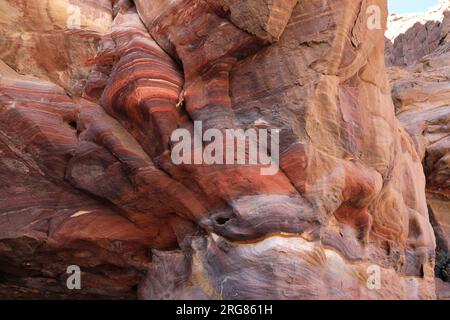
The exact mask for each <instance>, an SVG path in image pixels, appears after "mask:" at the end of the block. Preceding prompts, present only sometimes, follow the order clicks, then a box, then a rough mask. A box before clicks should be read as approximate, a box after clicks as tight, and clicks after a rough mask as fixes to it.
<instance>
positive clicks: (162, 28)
mask: <svg viewBox="0 0 450 320" xmlns="http://www.w3.org/2000/svg"><path fill="white" fill-rule="evenodd" d="M79 2H80V3H81V5H82V6H92V7H91V10H90V11H89V15H94V16H96V15H97V14H103V12H104V10H103V8H97V7H95V5H93V2H91V1H79ZM96 3H97V2H96ZM10 5H11V4H10ZM11 6H13V5H11ZM39 6H43V7H42V8H44V9H48V10H46V12H52V11H51V8H50V7H51V6H50V5H49V4H46V2H42V3H41V4H40V5H39ZM45 6H49V7H48V8H46V7H45ZM97 6H98V4H97ZM105 6H106V7H107V8H108V10H109V11H108V12H110V13H109V18H110V19H111V20H112V22H111V23H110V25H109V26H108V27H107V28H106V30H102V32H101V33H99V34H98V39H97V42H96V43H97V46H96V47H95V55H94V56H91V57H90V58H89V59H88V60H89V62H90V64H89V65H88V66H89V67H88V70H89V72H87V74H85V76H84V78H83V92H81V93H79V92H77V91H76V90H75V91H73V90H70V86H69V87H68V86H67V85H66V83H63V82H59V81H56V80H54V78H52V75H51V70H47V71H46V72H44V74H43V75H42V74H39V73H37V72H36V73H35V72H32V71H27V72H22V73H28V74H30V75H28V76H24V75H20V74H19V73H20V72H18V71H21V70H19V68H18V66H17V64H16V63H13V62H11V61H10V60H7V59H3V62H2V63H1V65H0V67H1V68H0V72H1V73H0V75H1V76H0V150H1V153H0V161H2V163H3V166H1V167H0V177H1V180H2V181H4V182H3V183H2V185H1V187H0V188H1V192H0V197H1V199H2V201H1V205H0V274H1V275H2V279H5V281H2V282H1V283H0V296H1V297H17V298H21V297H41V296H43V297H62V298H68V297H94V298H96V297H114V298H136V297H137V298H141V299H180V298H183V299H351V298H355V299H362V298H367V299H406V298H417V299H419V298H422V299H431V298H434V297H435V292H434V250H435V237H434V233H433V229H432V227H431V224H430V222H429V217H428V210H427V205H426V198H425V191H424V190H425V177H424V175H423V171H422V166H421V159H420V157H419V156H418V154H417V152H416V150H415V149H414V146H413V143H412V141H411V139H410V137H409V136H408V134H407V133H406V132H405V130H403V129H402V128H401V126H400V125H399V122H398V121H397V120H396V118H395V111H394V106H393V103H392V97H391V93H390V90H389V84H388V81H387V78H386V72H385V68H384V50H383V48H384V36H383V32H384V30H383V28H378V29H377V28H375V29H372V28H371V29H369V28H368V27H367V26H368V24H367V23H366V22H367V20H368V19H370V18H371V16H370V15H371V11H370V8H373V6H376V7H377V8H379V12H378V11H377V12H376V14H377V13H379V14H380V19H381V21H385V20H386V16H387V12H386V4H385V1H382V0H358V1H355V0H338V1H336V0H333V1H331V0H307V1H298V2H297V1H294V0H283V1H279V2H278V1H277V2H276V4H275V2H273V1H265V0H251V1H244V0H218V1H214V0H175V1H173V0H172V1H169V0H153V1H151V2H149V1H142V0H135V1H134V2H131V1H112V2H108V1H107V2H106V3H105ZM13 7H14V8H18V10H19V9H20V8H21V7H20V6H19V5H16V6H13ZM29 14H30V15H33V12H32V11H31V12H29ZM55 15H56V16H58V14H57V13H55ZM86 15H87V13H86ZM0 21H1V20H0ZM27 23H28V18H24V22H23V23H22V24H21V25H26V24H27ZM382 27H384V26H382ZM62 29H63V31H62V32H63V33H64V32H66V30H64V28H62ZM58 30H59V29H58ZM59 31H60V30H59ZM63 38H64V39H66V36H64V37H63ZM28 43H29V42H27V41H25V42H24V43H20V42H19V43H18V46H19V47H20V48H21V49H23V50H26V48H25V46H26V44H28ZM74 50H80V51H81V52H83V53H84V54H86V55H90V51H89V50H91V48H90V47H89V48H87V47H82V46H78V47H77V49H74ZM3 51H5V50H4V49H2V52H3ZM58 52H66V53H71V52H72V51H71V49H70V48H59V49H58ZM0 57H2V56H1V55H0ZM58 61H61V60H59V59H54V63H57V62H58ZM65 70H69V71H67V72H69V75H70V76H72V73H70V72H72V71H73V69H71V68H68V69H65ZM70 79H75V78H70ZM68 93H69V94H68ZM194 121H202V124H203V129H204V130H206V129H218V130H219V131H222V132H223V131H225V130H226V129H229V128H233V129H249V128H259V127H261V124H264V126H265V127H266V128H269V129H280V143H279V148H280V163H279V165H280V170H279V171H278V172H277V173H276V174H275V175H272V176H264V175H261V174H260V169H261V166H258V165H218V164H216V165H208V164H192V165H189V164H183V165H175V164H174V163H173V162H172V161H171V150H173V148H175V147H176V143H174V142H172V141H171V139H170V136H171V134H172V132H173V131H174V130H175V129H177V128H183V129H186V130H188V131H190V132H192V131H193V124H194ZM68 265H78V266H80V268H81V270H82V271H83V273H82V290H74V291H70V290H68V289H67V288H66V286H65V284H66V283H65V279H66V277H67V274H66V268H67V266H68ZM374 269H375V270H377V272H378V273H379V276H380V277H379V280H380V281H379V283H377V284H376V288H375V289H374V287H373V285H372V284H371V281H372V278H371V276H372V273H371V272H372V271H371V270H374Z"/></svg>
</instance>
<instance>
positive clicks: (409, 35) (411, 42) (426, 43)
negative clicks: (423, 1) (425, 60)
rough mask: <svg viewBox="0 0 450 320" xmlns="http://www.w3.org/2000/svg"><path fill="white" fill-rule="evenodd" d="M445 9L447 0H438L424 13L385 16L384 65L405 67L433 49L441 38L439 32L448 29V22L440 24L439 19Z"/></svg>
mask: <svg viewBox="0 0 450 320" xmlns="http://www.w3.org/2000/svg"><path fill="white" fill-rule="evenodd" d="M449 8H450V2H449V0H439V5H438V6H436V7H433V8H431V9H430V10H429V11H427V12H425V13H423V12H418V13H410V14H403V15H397V14H391V15H389V18H388V29H387V31H386V42H387V46H386V47H387V50H386V63H387V65H389V66H392V65H394V66H409V65H411V64H415V63H416V62H417V61H418V60H419V59H420V58H422V57H424V56H426V55H428V54H430V53H432V52H433V51H434V50H436V48H437V47H438V46H439V45H440V42H441V39H442V37H441V34H442V33H443V32H445V31H444V30H445V29H446V28H448V24H443V19H444V14H445V12H446V11H447V10H449ZM447 31H448V29H447Z"/></svg>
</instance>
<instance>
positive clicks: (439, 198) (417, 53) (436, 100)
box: [386, 1, 450, 299]
mask: <svg viewBox="0 0 450 320" xmlns="http://www.w3.org/2000/svg"><path fill="white" fill-rule="evenodd" d="M449 10H450V2H448V1H441V2H440V6H438V7H436V8H433V9H430V11H428V12H427V13H424V14H421V15H420V17H421V18H420V19H419V14H417V15H406V16H396V17H395V18H396V20H397V21H398V22H393V23H392V24H391V26H390V27H391V30H390V32H388V33H387V34H390V35H391V36H392V37H397V38H395V42H394V43H395V45H394V46H395V47H396V49H395V51H396V54H395V55H396V57H395V59H396V60H397V61H403V62H402V63H399V64H397V63H394V64H396V65H397V66H395V67H391V68H389V69H388V75H389V78H390V80H391V83H392V96H393V99H394V103H395V107H396V112H397V116H398V118H399V120H400V121H401V123H402V125H403V126H404V127H405V129H406V130H407V132H408V133H409V134H410V136H411V138H412V140H413V142H414V145H415V147H416V149H417V152H418V154H419V157H420V158H421V159H422V161H423V165H424V171H425V175H426V179H427V188H426V189H427V199H428V204H429V209H430V216H431V219H432V223H433V227H434V230H435V233H436V237H437V250H436V254H437V259H436V277H438V278H442V279H443V280H445V281H449V280H450V277H449V271H450V263H449V262H450V254H449V250H450V247H449V240H450V137H449V134H450V127H449V123H450V36H449V32H450V11H449ZM391 19H392V17H391ZM414 19H415V20H414ZM413 20H414V21H416V22H417V23H413ZM401 21H403V22H408V23H409V24H410V25H412V26H411V28H410V29H402V30H400V31H399V29H398V27H399V25H400V22H401ZM431 26H432V27H431ZM396 32H404V33H401V34H398V33H396ZM419 43H420V44H419ZM430 43H432V45H428V44H430ZM422 47H423V48H425V49H426V52H425V51H424V50H422ZM392 57H393V56H392V50H389V48H388V50H387V52H386V58H387V60H389V59H391V58H392ZM407 60H408V61H407ZM404 62H405V63H404ZM406 65H407V66H406ZM437 281H438V286H437V293H438V297H439V298H447V299H448V298H449V297H450V294H449V292H450V290H449V286H448V285H444V284H443V283H441V281H440V280H437Z"/></svg>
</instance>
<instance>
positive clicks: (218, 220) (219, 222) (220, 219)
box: [216, 217, 230, 226]
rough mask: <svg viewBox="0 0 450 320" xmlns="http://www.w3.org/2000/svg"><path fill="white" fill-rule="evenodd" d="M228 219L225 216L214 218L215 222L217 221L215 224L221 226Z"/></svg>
mask: <svg viewBox="0 0 450 320" xmlns="http://www.w3.org/2000/svg"><path fill="white" fill-rule="evenodd" d="M228 221H230V219H229V218H226V217H218V218H216V222H217V224H218V225H221V226H223V225H224V224H225V223H227V222H228Z"/></svg>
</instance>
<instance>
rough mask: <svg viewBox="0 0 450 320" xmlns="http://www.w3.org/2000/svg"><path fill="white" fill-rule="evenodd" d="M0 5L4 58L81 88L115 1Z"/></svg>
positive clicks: (71, 88)
mask: <svg viewBox="0 0 450 320" xmlns="http://www.w3.org/2000/svg"><path fill="white" fill-rule="evenodd" d="M0 9H1V12H2V14H1V16H0V46H1V48H2V50H1V52H0V59H1V60H2V61H3V62H5V63H6V64H8V65H9V66H11V67H13V68H14V69H15V70H16V71H17V72H18V73H21V74H29V75H34V76H37V77H39V78H41V79H45V80H50V81H52V82H54V83H55V84H57V85H59V86H61V87H63V88H64V89H66V90H67V91H68V92H70V93H71V94H80V93H81V92H82V90H83V87H84V84H85V80H86V77H87V75H88V74H89V70H90V67H89V63H90V59H92V58H94V56H95V54H96V50H97V44H98V40H99V38H100V36H101V35H102V34H103V33H104V32H106V31H108V29H109V27H110V25H111V22H112V5H111V1H109V0H99V1H83V0H71V1H69V0H55V1H33V0H20V1H17V0H2V1H1V2H0Z"/></svg>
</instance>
